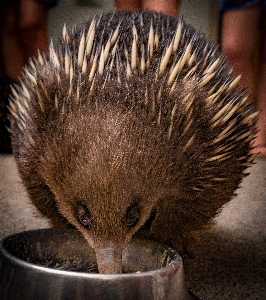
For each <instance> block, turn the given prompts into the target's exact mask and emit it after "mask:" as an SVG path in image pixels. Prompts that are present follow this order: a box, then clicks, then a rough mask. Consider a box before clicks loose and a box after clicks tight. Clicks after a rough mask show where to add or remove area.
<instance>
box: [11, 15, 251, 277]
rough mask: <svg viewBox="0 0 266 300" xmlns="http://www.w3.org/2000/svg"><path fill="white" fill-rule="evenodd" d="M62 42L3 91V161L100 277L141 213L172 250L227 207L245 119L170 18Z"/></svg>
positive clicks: (245, 156) (115, 25)
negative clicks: (73, 231)
mask: <svg viewBox="0 0 266 300" xmlns="http://www.w3.org/2000/svg"><path fill="white" fill-rule="evenodd" d="M63 36H64V38H63V39H62V40H60V41H59V42H58V43H57V44H55V45H52V44H51V47H50V51H49V53H48V54H47V55H40V56H39V58H38V60H36V61H35V60H34V61H32V62H31V63H30V64H29V66H28V68H27V69H26V70H25V77H24V78H23V79H22V83H21V85H20V87H15V89H14V91H13V101H11V103H10V106H11V115H12V118H11V119H12V136H13V137H12V138H13V149H14V154H15V157H16V160H17V163H18V167H19V171H20V174H21V176H22V178H23V181H24V183H25V185H26V187H27V189H28V192H29V194H30V196H31V199H32V201H33V202H34V204H35V205H36V206H37V207H38V208H39V210H40V211H41V212H42V213H43V214H44V215H45V216H47V217H49V218H50V219H51V220H52V222H53V224H54V226H62V224H64V223H67V221H68V222H69V223H71V224H73V225H74V226H75V227H77V229H78V230H79V231H81V232H82V233H83V235H84V236H85V237H86V239H87V240H88V242H89V244H90V245H91V246H92V247H94V248H95V249H96V253H97V258H98V264H99V269H100V271H101V272H120V271H121V263H120V262H119V261H120V260H121V251H122V250H121V249H122V248H123V247H125V246H126V245H127V243H128V241H129V240H130V238H131V236H132V234H133V233H135V232H136V231H137V230H138V229H139V228H140V227H141V226H142V225H143V224H144V223H145V222H146V221H147V219H149V217H150V216H151V215H152V216H153V218H152V220H150V222H149V223H151V224H149V225H150V227H149V231H150V233H151V235H152V236H153V237H155V238H158V239H159V240H161V241H163V242H166V243H171V244H174V245H177V241H178V240H180V238H181V240H182V237H183V236H187V235H188V234H189V232H191V231H192V230H197V229H199V228H201V227H202V226H203V225H205V224H206V223H207V222H208V221H209V220H210V219H211V218H212V217H213V216H214V215H215V214H216V212H217V210H218V209H219V208H220V207H221V206H222V205H223V204H224V203H226V202H227V201H229V200H230V198H231V197H232V195H233V193H234V191H235V190H236V188H237V187H238V185H239V183H240V182H241V179H242V178H243V176H244V171H245V169H246V167H247V166H248V165H249V163H250V157H249V150H250V141H251V140H252V138H253V136H254V127H253V126H254V122H255V115H256V113H255V112H254V110H253V109H252V107H251V105H248V104H247V98H246V97H244V92H243V91H241V90H240V88H239V87H238V84H237V83H238V79H239V78H237V79H234V78H233V77H232V76H231V75H230V73H231V71H230V70H228V69H227V65H226V62H225V59H224V57H223V56H221V55H220V53H219V52H218V51H217V49H216V48H215V47H214V46H213V44H212V43H210V42H207V41H206V40H205V38H204V36H202V35H201V34H199V33H197V32H196V31H195V30H194V29H193V28H191V27H190V26H188V25H186V24H185V23H184V22H183V21H182V20H181V19H175V18H173V17H168V16H166V15H163V14H158V13H155V12H147V11H144V12H122V13H115V14H106V15H105V14H104V15H102V16H101V17H95V18H94V19H93V20H92V22H88V23H83V24H81V25H79V26H76V27H74V28H73V29H72V30H70V32H67V30H66V29H64V31H63ZM59 212H60V213H59ZM62 216H64V217H62ZM66 220H67V221H66ZM106 252H108V254H106ZM106 257H108V258H106Z"/></svg>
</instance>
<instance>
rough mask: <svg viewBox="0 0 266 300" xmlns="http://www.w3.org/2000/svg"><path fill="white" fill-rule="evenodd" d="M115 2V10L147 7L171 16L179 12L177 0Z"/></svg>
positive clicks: (122, 0) (119, 0)
mask: <svg viewBox="0 0 266 300" xmlns="http://www.w3.org/2000/svg"><path fill="white" fill-rule="evenodd" d="M115 4H116V9H117V10H124V9H125V10H131V9H149V10H156V11H161V12H163V13H165V14H168V15H172V16H177V15H178V12H179V1H178V0H157V1H154V0H136V1H135V0H116V1H115Z"/></svg>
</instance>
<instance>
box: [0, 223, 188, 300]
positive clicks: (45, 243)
mask: <svg viewBox="0 0 266 300" xmlns="http://www.w3.org/2000/svg"><path fill="white" fill-rule="evenodd" d="M95 272H97V263H96V259H95V253H94V251H93V249H91V248H90V247H89V246H88V244H87V242H86V241H85V240H84V239H83V237H82V236H80V234H79V233H78V232H77V231H76V230H72V229H41V230H33V231H26V232H21V233H17V234H14V235H11V236H8V237H6V238H4V239H3V240H2V241H1V243H0V295H1V299H2V300H24V299H25V300H36V299H38V300H49V299H51V300H59V299H60V300H68V299H69V300H70V299H71V300H83V299H97V300H105V299H108V300H112V299H119V300H120V299H126V300H131V299H132V300H141V299H143V300H149V299H169V300H189V299H194V298H192V296H191V295H189V293H188V291H187V289H186V287H185V284H184V274H183V265H182V259H181V257H180V256H179V255H178V254H177V252H176V251H174V250H173V249H171V248H169V247H167V246H164V245H162V244H158V243H156V242H152V241H148V240H141V239H133V240H132V242H131V243H130V245H129V247H128V248H127V249H125V250H124V252H123V274H112V275H106V274H97V273H95Z"/></svg>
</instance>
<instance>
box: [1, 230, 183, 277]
mask: <svg viewBox="0 0 266 300" xmlns="http://www.w3.org/2000/svg"><path fill="white" fill-rule="evenodd" d="M55 229H57V228H41V229H31V230H25V231H20V232H17V233H13V234H11V235H8V236H6V237H4V238H3V239H2V240H0V263H1V260H3V258H5V259H7V260H8V262H9V263H10V264H13V265H17V266H22V267H24V268H27V269H29V270H40V271H42V272H43V273H46V274H54V275H64V276H73V277H82V278H91V279H92V278H97V279H99V278H102V279H111V278H113V279H117V278H119V277H123V278H131V277H134V278H138V277H142V278H143V277H149V276H153V275H154V274H155V273H157V274H163V273H165V272H167V273H169V272H171V271H172V272H177V271H179V270H180V269H182V265H183V261H182V258H181V256H180V255H179V254H178V253H177V251H176V250H175V249H173V248H171V247H169V246H167V245H165V244H163V243H159V242H156V241H152V240H148V239H141V238H136V239H138V240H145V241H150V242H152V243H158V244H160V245H162V246H164V247H166V248H169V250H171V251H172V252H173V258H172V261H171V263H169V265H167V266H165V267H162V268H157V269H154V270H149V271H143V272H139V273H138V272H131V273H122V274H100V273H86V272H78V271H67V270H59V269H54V268H49V267H44V266H40V265H37V264H34V263H32V262H28V261H26V260H23V259H21V258H18V257H17V256H15V255H13V254H11V253H10V252H9V251H8V250H6V248H5V247H4V244H5V243H6V242H7V241H8V240H9V239H11V238H13V237H15V236H19V235H21V234H23V233H27V234H31V233H33V232H34V233H36V232H45V231H50V230H55ZM133 239H134V238H133ZM1 256H2V257H3V258H2V259H1ZM0 265H1V264H0Z"/></svg>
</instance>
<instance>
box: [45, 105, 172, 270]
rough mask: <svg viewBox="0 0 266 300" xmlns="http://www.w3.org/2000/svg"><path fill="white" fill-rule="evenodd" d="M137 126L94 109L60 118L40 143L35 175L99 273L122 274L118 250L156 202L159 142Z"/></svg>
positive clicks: (112, 111) (128, 116) (116, 114)
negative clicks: (88, 251)
mask: <svg viewBox="0 0 266 300" xmlns="http://www.w3.org/2000/svg"><path fill="white" fill-rule="evenodd" d="M73 118H74V119H75V121H73ZM140 126H141V125H140V124H139V121H137V119H135V120H134V116H133V115H132V114H131V112H127V113H126V114H124V115H123V114H122V113H120V112H119V111H117V110H116V109H115V108H114V109H113V108H111V107H109V108H105V109H103V111H102V112H101V110H100V109H99V108H98V109H97V113H96V112H95V114H94V113H92V112H90V114H87V113H84V111H82V113H81V114H80V115H79V116H77V115H75V116H73V115H68V116H65V117H64V120H63V121H62V123H61V122H59V123H58V134H55V132H56V133H57V130H56V129H55V128H54V127H53V130H54V132H53V133H51V136H50V137H49V136H47V140H48V141H49V143H45V142H44V143H43V145H45V146H44V149H43V154H42V159H41V166H40V173H41V174H42V176H43V178H44V180H45V182H46V184H47V185H48V186H49V188H50V189H51V191H52V192H53V193H54V195H55V198H56V202H57V205H58V209H59V211H60V213H61V214H62V215H63V216H64V217H65V218H66V219H67V220H68V221H69V222H70V223H71V224H73V225H74V226H75V227H76V228H77V229H78V230H79V231H80V232H81V233H82V234H83V235H84V237H85V238H86V240H87V241H88V243H89V244H90V246H91V247H93V248H95V250H96V256H97V262H98V268H99V271H100V272H101V273H121V271H122V270H121V267H122V264H121V263H122V262H121V260H122V250H123V248H124V247H125V246H127V244H128V242H129V241H130V239H131V237H132V235H133V234H134V233H135V232H136V231H137V230H138V229H139V228H140V226H142V225H143V224H144V222H145V221H146V220H147V219H148V218H149V216H150V213H151V211H152V209H153V207H154V205H155V203H156V201H157V200H158V197H160V193H161V191H160V189H161V187H160V186H161V177H162V174H160V172H161V171H163V172H166V170H165V168H163V167H162V164H163V163H164V162H163V159H162V158H161V159H160V157H159V156H160V155H159V152H160V151H159V150H158V152H157V151H156V150H155V149H156V147H157V148H158V145H157V146H156V143H157V142H158V139H157V141H156V140H154V139H153V138H152V137H151V135H152V130H151V129H149V128H145V127H143V126H141V127H140ZM164 136H165V135H164ZM132 149H133V150H134V151H132ZM156 153H157V155H156ZM164 184H166V183H164Z"/></svg>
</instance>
